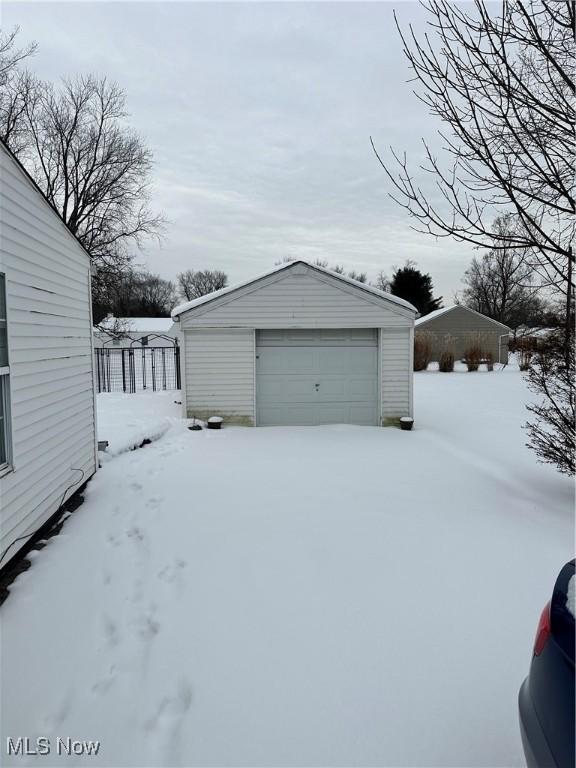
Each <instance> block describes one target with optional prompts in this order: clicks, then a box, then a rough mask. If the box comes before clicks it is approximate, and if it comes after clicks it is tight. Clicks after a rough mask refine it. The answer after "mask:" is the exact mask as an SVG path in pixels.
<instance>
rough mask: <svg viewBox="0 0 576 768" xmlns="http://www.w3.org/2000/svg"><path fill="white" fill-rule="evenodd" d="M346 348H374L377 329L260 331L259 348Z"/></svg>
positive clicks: (376, 341)
mask: <svg viewBox="0 0 576 768" xmlns="http://www.w3.org/2000/svg"><path fill="white" fill-rule="evenodd" d="M343 342H345V343H346V346H360V347H361V346H364V347H366V346H368V347H373V346H376V345H377V343H378V331H377V330H376V329H375V328H287V329H283V330H280V329H273V330H265V331H258V346H259V347H275V346H283V347H286V346H291V345H292V346H313V347H317V346H333V345H340V344H342V343H343Z"/></svg>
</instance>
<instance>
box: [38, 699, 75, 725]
mask: <svg viewBox="0 0 576 768" xmlns="http://www.w3.org/2000/svg"><path fill="white" fill-rule="evenodd" d="M73 698H74V697H73V695H72V691H68V693H67V694H66V695H65V696H64V697H63V698H62V699H61V701H60V704H59V705H58V707H57V708H56V709H55V710H54V712H51V713H50V714H48V715H46V716H45V717H44V720H43V724H44V727H45V728H46V730H48V731H54V730H56V729H58V728H59V727H60V726H61V725H62V723H63V722H64V721H65V720H66V718H67V717H68V715H69V714H70V710H71V709H72V702H73Z"/></svg>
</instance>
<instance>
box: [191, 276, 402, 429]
mask: <svg viewBox="0 0 576 768" xmlns="http://www.w3.org/2000/svg"><path fill="white" fill-rule="evenodd" d="M414 315H415V310H413V309H410V308H408V307H404V306H400V305H398V304H396V303H395V302H394V301H392V300H391V299H388V297H386V296H381V295H376V294H374V293H370V292H369V291H367V290H365V289H364V288H363V287H362V286H357V285H351V284H349V283H346V282H345V281H343V280H342V279H341V278H339V277H338V275H329V274H325V273H322V272H318V270H315V269H314V268H313V266H311V265H308V264H305V263H303V262H296V263H295V264H294V265H293V266H291V267H288V268H286V269H282V270H280V271H278V272H275V273H274V274H272V275H268V276H266V277H264V278H258V279H257V280H255V281H253V282H251V283H247V284H245V285H243V286H241V287H239V288H237V289H234V290H231V291H230V292H228V293H226V294H224V295H219V296H216V297H215V298H214V299H211V300H209V301H206V302H204V303H201V304H198V305H196V306H192V307H189V308H188V309H187V310H185V311H182V312H181V313H180V314H179V315H178V317H179V322H180V326H181V329H182V333H183V338H184V344H183V347H184V349H183V356H182V359H183V361H184V365H183V390H184V391H183V395H182V401H183V410H184V413H185V415H186V416H188V417H192V416H197V417H199V418H202V419H204V418H206V417H207V416H210V415H212V414H214V415H221V416H223V417H224V418H225V419H226V420H228V421H229V422H231V423H238V424H247V425H248V424H254V423H256V424H259V423H260V421H262V422H263V423H264V424H266V423H272V422H274V423H278V419H277V415H276V414H275V413H272V410H273V408H274V407H275V406H274V403H273V399H274V397H273V393H272V389H274V391H276V392H277V393H278V403H277V405H279V406H281V405H282V403H284V404H285V405H286V403H287V402H288V401H290V398H292V399H293V398H294V397H295V388H296V389H297V388H298V387H300V390H301V389H302V386H303V385H302V381H303V379H301V380H300V381H299V382H297V381H296V378H297V377H298V375H299V374H302V376H303V375H304V373H305V371H303V370H301V368H302V364H303V360H304V358H309V357H310V355H309V354H308V355H307V353H306V350H305V349H304V350H303V351H301V352H300V353H298V354H299V355H300V357H298V355H296V357H298V359H295V360H293V361H292V362H290V355H294V354H296V353H293V352H290V351H289V350H287V351H286V352H285V353H281V352H277V357H279V365H280V368H281V369H282V371H281V372H282V376H283V377H284V378H282V377H281V378H282V381H280V380H278V381H277V380H276V379H274V380H272V379H266V381H264V379H263V378H262V376H264V375H265V372H263V370H262V363H261V362H260V364H259V361H257V360H256V348H255V344H256V338H258V339H259V340H260V343H261V344H263V343H265V342H266V340H270V339H273V338H276V337H278V338H281V339H282V343H285V344H288V343H289V340H290V338H291V332H292V331H293V332H294V334H293V335H294V337H295V338H294V343H295V344H296V346H298V345H300V344H301V342H302V339H303V338H304V337H306V336H307V335H309V336H310V343H314V344H316V343H317V342H318V343H320V342H322V343H321V344H320V347H322V345H323V344H324V345H325V346H327V347H330V349H329V350H327V351H326V352H322V355H323V356H324V358H326V360H325V365H324V363H323V364H322V365H324V367H322V365H320V363H319V362H318V365H316V364H315V365H316V367H315V368H314V372H320V373H323V374H326V375H325V376H324V379H323V380H324V382H325V385H324V387H323V384H322V381H317V380H316V379H314V380H312V379H310V382H309V383H311V384H312V385H315V384H317V383H319V384H320V388H319V394H321V397H319V398H317V400H322V398H324V399H325V400H326V401H327V402H326V403H322V404H321V405H322V408H323V409H324V413H322V414H320V413H319V411H318V413H315V414H313V416H310V418H309V419H307V420H306V419H304V418H303V417H302V418H301V416H294V417H292V416H290V417H289V416H286V417H285V418H284V417H282V419H283V423H284V422H287V421H289V420H290V419H291V420H292V421H291V423H296V421H300V423H314V424H315V423H320V422H322V423H327V422H330V423H332V422H341V421H343V420H344V421H347V422H351V423H366V424H367V423H371V424H378V423H381V424H385V425H387V424H393V423H397V420H398V418H399V417H400V416H406V415H412V364H411V359H412V358H411V356H412V332H413V328H414ZM274 331H276V332H277V333H276V334H275V333H274ZM305 331H306V332H307V333H304V332H305ZM362 331H366V333H367V334H368V337H370V338H375V336H376V334H377V335H378V345H377V346H375V347H374V350H373V351H372V352H370V350H368V352H367V353H366V354H368V355H372V358H373V359H372V358H371V360H372V362H371V363H370V364H371V365H372V363H373V368H376V370H375V371H373V373H372V368H371V369H370V373H368V364H367V363H366V362H365V361H364V362H360V361H359V363H358V365H359V368H358V376H356V375H355V373H354V370H353V362H352V358H353V357H354V355H356V354H360V353H359V352H356V351H354V350H350V349H348V347H349V346H350V345H351V344H352V340H353V339H355V338H356V337H358V338H359V337H361V336H362ZM296 337H297V338H296ZM296 342H297V343H296ZM339 344H340V345H341V346H342V350H341V355H340V356H339V355H338V354H337V352H336V351H335V350H336V349H337V347H338V345H339ZM303 347H306V343H303ZM362 354H364V353H362ZM319 356H320V352H319V353H318V360H320V357H319ZM328 358H330V359H331V360H332V363H330V365H331V366H332V369H331V370H330V372H329V373H330V376H332V374H336V373H339V374H341V375H339V377H336V378H334V376H332V378H330V376H328V373H327V369H326V366H328V367H330V365H329V364H328V362H327V360H328ZM346 361H348V362H346ZM287 366H288V367H287ZM299 366H300V367H299ZM334 366H336V367H334ZM336 368H337V370H336ZM256 370H258V371H259V375H260V403H259V404H257V403H256V400H257V395H258V393H257V392H256V388H257V387H256V375H257V373H256ZM308 373H311V371H309V372H308ZM275 375H276V374H275V373H273V374H272V376H275ZM290 376H291V377H292V378H290ZM286 377H288V378H286ZM295 377H296V378H295ZM329 379H330V381H329ZM368 386H371V387H372V388H374V387H376V388H377V393H376V394H375V397H374V401H375V403H373V404H369V407H370V408H371V409H372V410H371V412H370V414H369V415H366V414H364V415H363V416H362V418H360V417H359V416H358V415H357V412H358V408H357V407H356V405H354V398H357V397H358V396H359V388H361V387H368ZM329 387H330V388H331V389H330V391H329ZM338 387H339V388H340V390H339V392H340V394H338V397H339V398H340V399H339V400H338V408H339V412H337V408H336V407H335V406H334V405H333V403H328V399H329V398H330V397H334V398H335V397H336V394H335V393H336V388H338ZM346 388H348V390H349V397H347V396H345V394H342V393H344V392H345V390H346ZM300 390H299V391H300ZM263 392H264V394H263ZM308 394H309V393H308ZM340 395H341V396H340ZM263 398H264V399H266V406H265V408H266V413H267V416H266V414H264V412H263V411H262V412H261V413H260V417H261V418H260V420H259V419H258V416H257V405H258V408H262V405H263V402H264V399H263ZM287 398H288V399H287ZM334 402H335V401H334ZM322 408H321V409H320V410H322ZM347 408H348V412H346V409H347ZM292 410H293V409H292ZM300 410H301V411H302V412H303V411H304V410H306V409H305V408H301V409H300ZM309 410H310V409H309V408H308V411H309ZM354 410H355V413H352V411H354ZM328 411H330V413H328Z"/></svg>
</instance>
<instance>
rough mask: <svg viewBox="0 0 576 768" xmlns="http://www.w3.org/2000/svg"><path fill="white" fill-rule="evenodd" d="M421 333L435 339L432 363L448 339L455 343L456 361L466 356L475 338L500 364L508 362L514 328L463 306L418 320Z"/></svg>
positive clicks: (438, 310) (450, 308)
mask: <svg viewBox="0 0 576 768" xmlns="http://www.w3.org/2000/svg"><path fill="white" fill-rule="evenodd" d="M415 326H416V330H417V331H428V332H429V333H431V334H433V335H432V359H433V360H439V359H440V355H441V354H442V351H443V349H444V346H445V339H446V337H450V338H451V339H452V340H453V341H452V343H453V345H454V352H455V355H456V359H458V360H459V359H461V358H462V357H463V356H464V350H465V349H466V347H467V345H468V343H469V340H470V338H471V337H476V338H478V339H480V341H481V344H482V346H483V348H484V353H485V354H490V355H492V359H493V360H495V361H496V362H498V363H507V362H508V336H509V334H510V333H511V331H510V328H508V326H507V325H504V324H503V323H499V322H498V321H497V320H493V319H492V318H491V317H487V316H486V315H481V314H480V312H476V311H475V310H473V309H470V308H469V307H465V306H463V305H462V304H453V305H452V306H451V307H443V308H442V309H437V310H435V311H434V312H430V314H429V315H424V317H421V318H420V319H419V320H416V324H415Z"/></svg>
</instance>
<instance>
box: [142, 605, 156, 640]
mask: <svg viewBox="0 0 576 768" xmlns="http://www.w3.org/2000/svg"><path fill="white" fill-rule="evenodd" d="M154 612H155V611H154V608H151V609H150V610H149V611H148V612H147V613H145V614H142V615H141V616H139V617H138V618H137V619H136V631H137V633H138V636H139V637H140V638H141V639H142V640H144V641H150V640H152V639H153V638H154V637H156V635H157V634H158V633H159V632H160V622H158V621H156V619H155V618H154Z"/></svg>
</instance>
